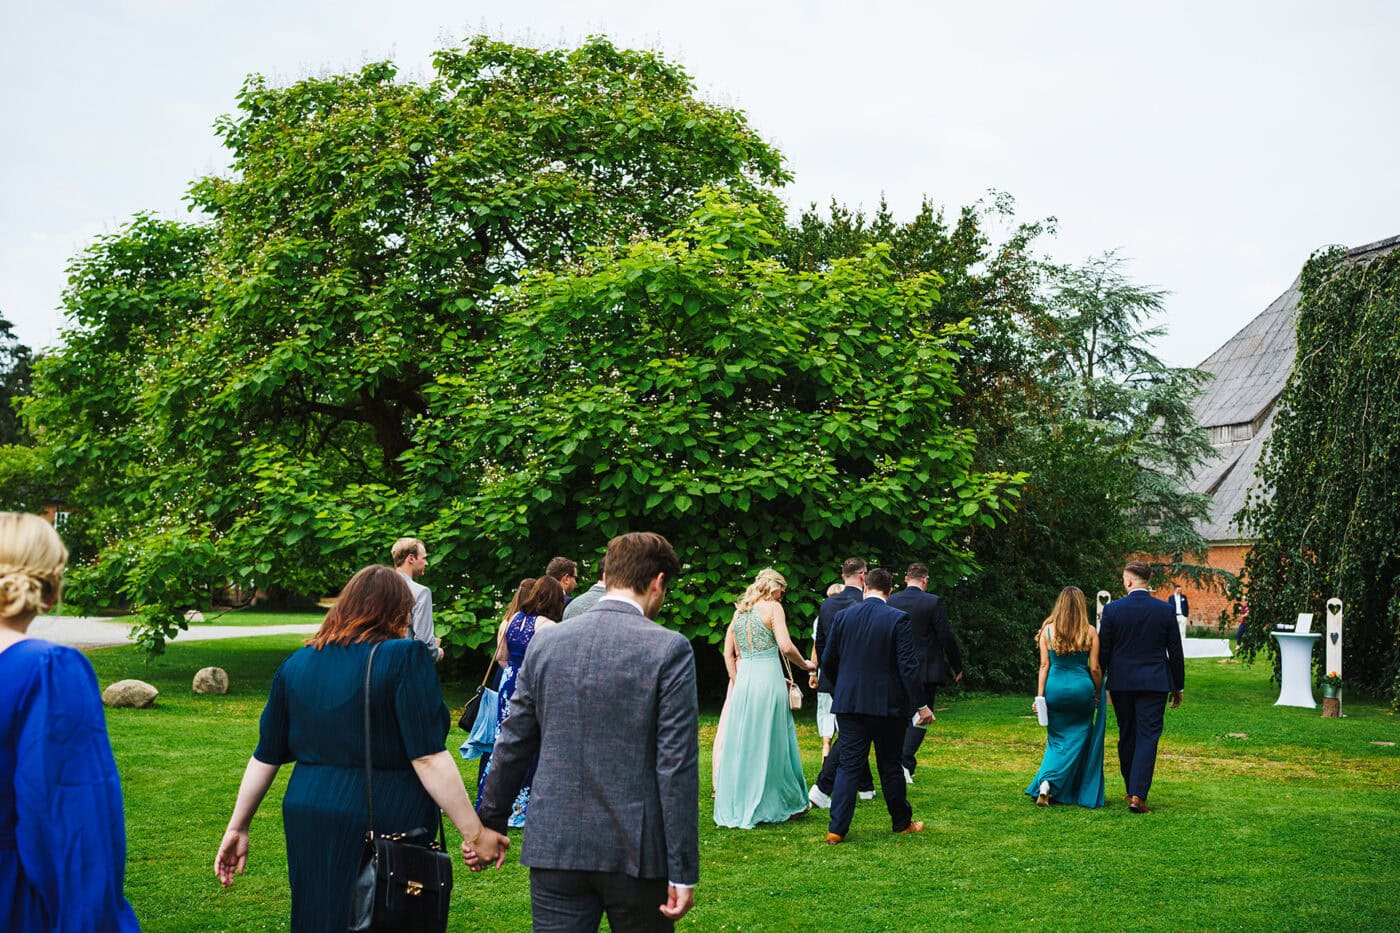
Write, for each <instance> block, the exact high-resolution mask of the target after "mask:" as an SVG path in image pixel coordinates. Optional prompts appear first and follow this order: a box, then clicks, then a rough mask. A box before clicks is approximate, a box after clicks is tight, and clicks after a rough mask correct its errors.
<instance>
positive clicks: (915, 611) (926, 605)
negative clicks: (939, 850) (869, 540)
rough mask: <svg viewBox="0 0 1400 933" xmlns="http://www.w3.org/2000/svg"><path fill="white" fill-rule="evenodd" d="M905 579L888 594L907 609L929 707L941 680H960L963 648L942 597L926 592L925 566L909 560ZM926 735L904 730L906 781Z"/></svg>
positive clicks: (893, 603) (909, 780) (911, 775)
mask: <svg viewBox="0 0 1400 933" xmlns="http://www.w3.org/2000/svg"><path fill="white" fill-rule="evenodd" d="M904 583H905V587H904V589H902V590H900V591H899V592H898V593H895V594H894V595H893V596H891V597H890V605H891V606H893V607H895V608H896V609H903V610H904V611H905V612H907V613H909V626H910V629H911V631H912V632H913V634H914V654H915V655H917V656H918V658H919V666H920V668H921V671H922V673H921V675H920V676H921V677H923V681H924V698H925V699H927V700H928V705H929V709H932V708H933V705H934V700H935V698H936V697H937V696H938V687H939V685H940V684H947V683H950V682H952V681H958V680H962V676H963V666H962V652H961V651H959V650H958V640H957V639H956V638H954V637H953V628H952V626H950V625H949V624H948V609H947V607H946V606H944V605H943V598H942V597H940V596H935V595H934V594H933V593H930V592H928V567H926V566H924V565H923V564H910V565H909V569H908V570H906V571H904ZM950 674H951V678H950V676H949V675H950ZM926 735H928V730H927V729H924V728H922V727H920V726H910V727H909V728H908V731H906V732H905V733H904V753H903V754H902V755H901V756H900V764H901V765H903V766H904V782H905V783H906V784H913V783H914V769H915V768H917V767H918V764H919V762H918V759H917V757H916V756H917V755H918V754H919V746H920V745H922V744H923V742H924V736H926Z"/></svg>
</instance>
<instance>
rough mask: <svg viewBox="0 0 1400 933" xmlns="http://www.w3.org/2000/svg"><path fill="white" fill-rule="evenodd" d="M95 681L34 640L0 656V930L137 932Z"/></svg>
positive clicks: (88, 671)
mask: <svg viewBox="0 0 1400 933" xmlns="http://www.w3.org/2000/svg"><path fill="white" fill-rule="evenodd" d="M125 873H126V829H125V825H124V823H123V820H122V789H121V783H120V781H119V780H118V777H117V765H116V762H115V761H114V760H113V759H112V744H111V742H110V741H108V739H107V720H106V718H105V717H104V716H103V713H102V700H101V698H100V695H99V694H98V692H97V675H95V674H94V673H93V671H92V665H91V664H89V663H88V659H87V658H86V657H84V656H83V655H82V654H81V653H80V652H78V651H74V650H73V649H72V648H65V647H63V646H62V645H54V644H50V643H49V642H46V641H40V640H39V639H34V638H31V639H26V640H23V641H18V642H15V643H14V644H12V645H11V646H10V647H8V648H6V649H5V650H4V651H0V929H5V930H24V931H26V933H27V931H30V930H34V931H47V930H59V931H64V933H68V931H74V933H77V931H83V933H89V931H92V933H106V931H122V933H126V931H134V930H137V929H138V927H137V923H136V915H135V914H133V913H132V912H131V905H130V904H128V903H127V902H126V897H125V896H124V895H123V894H122V880H123V877H124V876H125Z"/></svg>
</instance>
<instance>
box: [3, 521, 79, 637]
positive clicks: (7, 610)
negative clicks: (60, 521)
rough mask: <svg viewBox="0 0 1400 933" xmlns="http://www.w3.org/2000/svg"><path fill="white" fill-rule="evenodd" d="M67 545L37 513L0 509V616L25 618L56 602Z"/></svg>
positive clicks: (60, 589)
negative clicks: (65, 545) (29, 513)
mask: <svg viewBox="0 0 1400 933" xmlns="http://www.w3.org/2000/svg"><path fill="white" fill-rule="evenodd" d="M67 563H68V549H67V548H66V547H64V546H63V541H62V539H60V538H59V536H58V532H56V531H54V530H53V526H52V525H50V524H49V523H48V522H46V521H44V520H43V519H42V518H40V517H39V516H37V515H25V514H20V513H18V512H0V617H3V618H6V619H27V618H32V617H34V616H36V615H38V614H39V613H40V612H42V611H43V610H44V609H45V608H46V607H47V606H49V605H52V604H53V603H56V602H58V597H59V594H60V593H62V592H63V567H64V565H65V564H67Z"/></svg>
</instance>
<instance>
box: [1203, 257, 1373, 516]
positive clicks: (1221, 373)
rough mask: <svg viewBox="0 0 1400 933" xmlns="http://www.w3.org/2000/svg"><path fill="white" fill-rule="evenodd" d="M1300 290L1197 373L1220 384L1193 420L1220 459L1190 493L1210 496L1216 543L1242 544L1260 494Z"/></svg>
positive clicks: (1211, 387)
mask: <svg viewBox="0 0 1400 933" xmlns="http://www.w3.org/2000/svg"><path fill="white" fill-rule="evenodd" d="M1397 246H1400V236H1394V237H1390V238H1389V239H1385V240H1378V241H1377V242H1375V243H1368V244H1367V245H1365V246H1358V247H1356V248H1355V249H1351V250H1348V251H1347V258H1348V259H1349V260H1355V259H1360V258H1362V257H1364V256H1367V255H1368V254H1379V253H1387V252H1389V251H1390V250H1392V249H1395V248H1396V247H1397ZM1298 285H1299V280H1298V279H1294V280H1293V284H1292V285H1290V286H1289V287H1288V290H1287V291H1285V292H1284V293H1283V294H1282V295H1279V296H1278V297H1277V298H1275V299H1274V300H1273V302H1272V303H1270V305H1269V306H1268V307H1267V308H1265V309H1264V310H1263V312H1262V313H1260V314H1259V316H1258V317H1256V318H1254V320H1252V321H1250V322H1249V323H1248V324H1246V325H1245V326H1244V327H1243V329H1241V330H1240V332H1239V333H1238V334H1236V335H1235V336H1233V337H1231V338H1230V339H1229V340H1228V341H1226V343H1225V345H1224V346H1222V347H1221V348H1220V349H1219V350H1216V351H1215V352H1214V353H1212V354H1211V355H1210V356H1208V357H1207V358H1206V359H1205V361H1204V362H1203V363H1201V365H1200V366H1199V367H1198V368H1200V369H1203V370H1205V371H1206V372H1208V373H1210V374H1211V375H1212V376H1214V377H1215V378H1214V379H1212V380H1211V381H1210V383H1208V384H1207V386H1206V390H1205V392H1204V393H1203V394H1202V395H1201V397H1200V398H1199V399H1197V400H1196V405H1195V413H1196V420H1197V421H1199V422H1200V423H1201V425H1202V426H1203V427H1205V428H1207V429H1208V430H1209V431H1210V434H1211V444H1212V445H1213V446H1214V447H1215V450H1216V453H1217V455H1216V457H1215V458H1214V459H1213V460H1212V461H1210V462H1209V463H1206V464H1205V465H1203V466H1202V467H1201V468H1200V470H1199V471H1198V472H1197V474H1196V476H1195V477H1194V478H1193V479H1192V481H1191V489H1192V491H1194V492H1205V493H1210V495H1211V496H1212V499H1213V501H1212V504H1211V514H1210V518H1209V520H1207V521H1206V522H1205V523H1203V524H1202V525H1201V526H1200V528H1199V529H1198V530H1199V531H1200V532H1201V534H1202V535H1203V536H1204V537H1205V539H1206V540H1207V541H1210V542H1212V543H1221V542H1227V541H1235V540H1239V537H1240V532H1239V530H1238V529H1236V528H1235V527H1233V521H1234V517H1235V513H1237V512H1238V511H1239V510H1240V509H1241V508H1242V507H1243V506H1244V504H1245V500H1246V497H1247V496H1248V494H1249V491H1250V489H1251V487H1253V486H1254V470H1255V467H1256V466H1257V464H1258V462H1259V456H1260V454H1261V453H1262V452H1263V448H1264V444H1265V442H1266V441H1267V440H1268V439H1269V434H1270V433H1271V431H1272V429H1273V417H1274V405H1275V404H1276V403H1277V402H1278V398H1279V395H1281V394H1282V393H1283V388H1284V386H1285V385H1286V384H1287V382H1288V376H1289V374H1290V373H1291V372H1292V371H1293V357H1294V353H1295V351H1296V349H1297V344H1296V342H1295V332H1296V327H1297V320H1298V297H1299V295H1298Z"/></svg>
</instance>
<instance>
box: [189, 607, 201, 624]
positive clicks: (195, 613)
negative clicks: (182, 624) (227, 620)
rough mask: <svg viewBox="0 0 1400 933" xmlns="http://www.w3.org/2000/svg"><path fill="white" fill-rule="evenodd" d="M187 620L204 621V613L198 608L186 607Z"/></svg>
mask: <svg viewBox="0 0 1400 933" xmlns="http://www.w3.org/2000/svg"><path fill="white" fill-rule="evenodd" d="M185 621H186V622H203V621H204V613H202V612H200V611H199V610H198V609H186V610H185Z"/></svg>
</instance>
